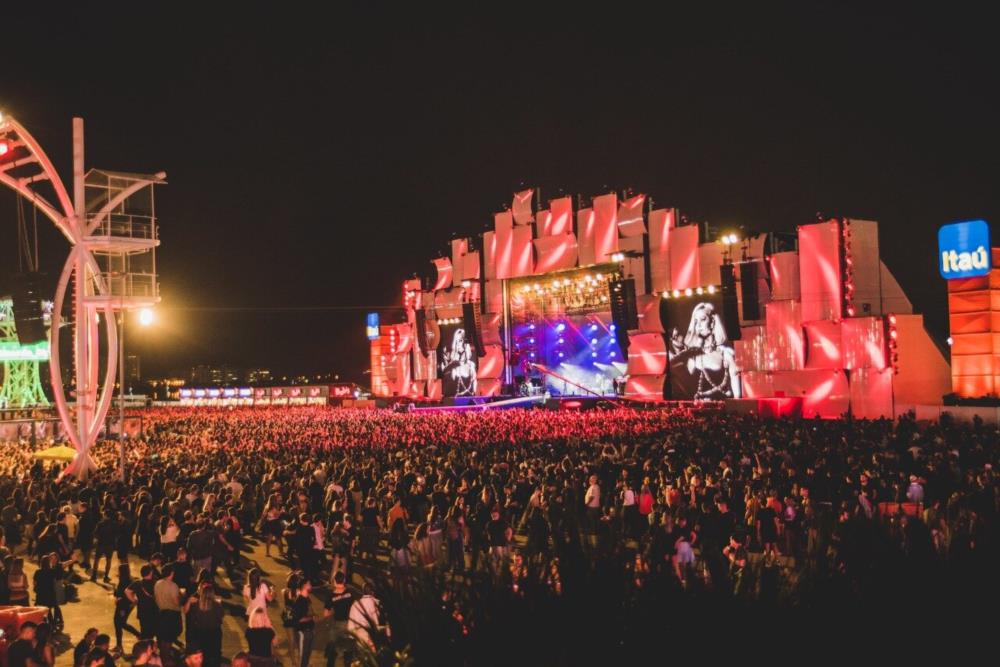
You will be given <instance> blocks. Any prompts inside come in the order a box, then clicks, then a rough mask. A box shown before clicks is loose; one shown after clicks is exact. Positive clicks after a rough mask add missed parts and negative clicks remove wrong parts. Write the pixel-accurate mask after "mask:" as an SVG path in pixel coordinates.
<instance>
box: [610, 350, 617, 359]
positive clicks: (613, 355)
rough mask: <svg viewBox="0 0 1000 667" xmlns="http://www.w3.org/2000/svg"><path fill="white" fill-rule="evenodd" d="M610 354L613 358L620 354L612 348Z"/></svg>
mask: <svg viewBox="0 0 1000 667" xmlns="http://www.w3.org/2000/svg"><path fill="white" fill-rule="evenodd" d="M608 356H609V357H611V358H612V359H614V358H615V357H617V356H618V354H617V353H616V352H615V351H614V350H611V353H610V354H608Z"/></svg>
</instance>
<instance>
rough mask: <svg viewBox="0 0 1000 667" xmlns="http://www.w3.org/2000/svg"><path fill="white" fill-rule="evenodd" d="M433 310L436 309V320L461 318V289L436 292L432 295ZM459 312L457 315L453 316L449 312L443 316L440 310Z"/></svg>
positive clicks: (455, 288) (452, 288)
mask: <svg viewBox="0 0 1000 667" xmlns="http://www.w3.org/2000/svg"><path fill="white" fill-rule="evenodd" d="M434 308H436V309H437V311H438V313H437V316H438V319H444V318H446V317H461V310H462V288H461V287H449V288H448V289H443V290H438V291H437V292H435V293H434ZM455 309H457V310H458V311H460V312H459V314H458V315H453V314H451V313H450V312H449V313H448V314H444V313H442V312H441V311H442V310H449V311H450V310H455Z"/></svg>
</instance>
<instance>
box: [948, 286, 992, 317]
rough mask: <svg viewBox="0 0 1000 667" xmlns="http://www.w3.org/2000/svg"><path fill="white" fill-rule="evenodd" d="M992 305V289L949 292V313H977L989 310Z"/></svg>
mask: <svg viewBox="0 0 1000 667" xmlns="http://www.w3.org/2000/svg"><path fill="white" fill-rule="evenodd" d="M990 307H991V300H990V291H989V290H982V291H976V292H951V293H949V294H948V312H949V313H953V314H954V313H975V312H979V311H983V310H989V309H990Z"/></svg>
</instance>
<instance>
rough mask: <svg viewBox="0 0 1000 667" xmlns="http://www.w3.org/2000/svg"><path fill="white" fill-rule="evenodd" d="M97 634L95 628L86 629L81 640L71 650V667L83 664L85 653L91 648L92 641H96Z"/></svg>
mask: <svg viewBox="0 0 1000 667" xmlns="http://www.w3.org/2000/svg"><path fill="white" fill-rule="evenodd" d="M97 634H98V630H97V628H88V629H87V632H86V633H84V635H83V639H81V640H80V641H79V642H78V643H77V645H76V646H75V647H74V648H73V667H78V666H79V665H81V664H83V659H84V658H86V657H87V653H89V652H90V649H91V648H92V647H93V645H94V640H95V639H97Z"/></svg>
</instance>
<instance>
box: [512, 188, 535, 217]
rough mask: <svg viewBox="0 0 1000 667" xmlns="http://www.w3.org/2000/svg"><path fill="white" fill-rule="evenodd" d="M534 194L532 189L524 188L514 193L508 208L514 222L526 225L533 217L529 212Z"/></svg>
mask: <svg viewBox="0 0 1000 667" xmlns="http://www.w3.org/2000/svg"><path fill="white" fill-rule="evenodd" d="M534 194H535V191H534V190H524V191H522V192H515V193H514V201H513V203H512V204H511V207H510V210H511V212H512V213H513V216H514V222H516V223H517V224H519V225H527V224H528V223H530V222H531V221H532V220H534V219H535V218H534V216H533V215H532V214H531V199H532V197H533V196H534Z"/></svg>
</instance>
